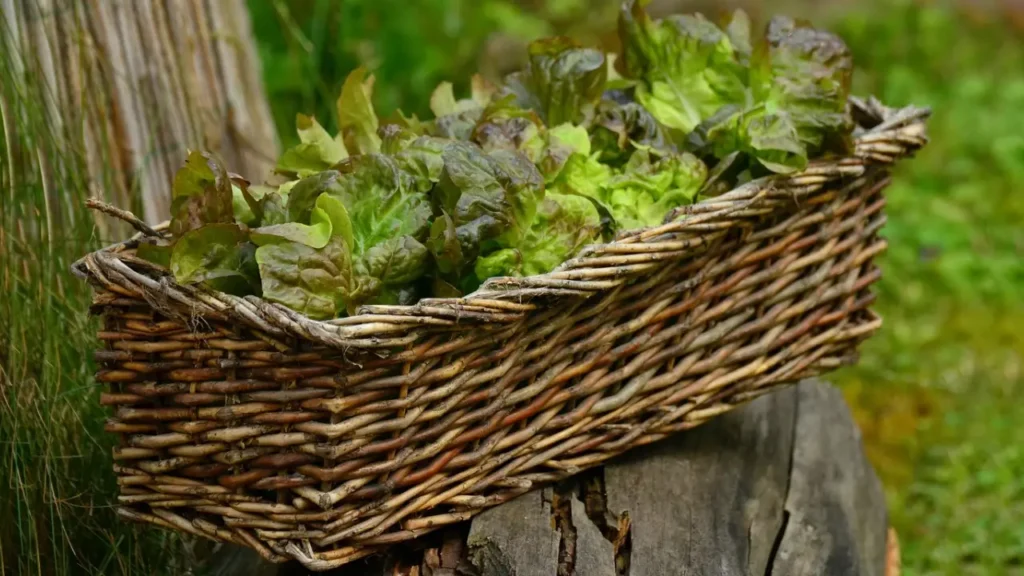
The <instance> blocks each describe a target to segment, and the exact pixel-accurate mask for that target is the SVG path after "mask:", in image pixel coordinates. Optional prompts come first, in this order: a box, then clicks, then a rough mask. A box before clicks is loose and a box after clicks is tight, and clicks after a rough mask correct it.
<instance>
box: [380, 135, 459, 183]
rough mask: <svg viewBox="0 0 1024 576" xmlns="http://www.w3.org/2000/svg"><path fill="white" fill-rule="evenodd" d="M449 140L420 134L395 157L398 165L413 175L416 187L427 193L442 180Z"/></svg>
mask: <svg viewBox="0 0 1024 576" xmlns="http://www.w3.org/2000/svg"><path fill="white" fill-rule="evenodd" d="M447 145H448V140H445V139H443V138H436V137H434V136H420V137H419V138H416V139H415V140H413V141H412V142H410V143H408V144H407V145H406V146H405V147H404V148H402V150H400V151H398V152H397V153H396V154H394V156H393V158H394V160H395V163H396V164H397V165H398V167H399V168H400V169H401V170H402V171H403V172H405V173H406V174H408V175H409V176H411V177H412V179H413V181H414V183H415V186H416V189H417V190H418V191H419V192H423V193H427V192H429V191H430V189H431V188H433V186H434V184H436V183H437V182H439V181H440V180H441V172H442V171H443V170H444V158H443V157H442V152H444V148H445V146H447Z"/></svg>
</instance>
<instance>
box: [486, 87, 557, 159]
mask: <svg viewBox="0 0 1024 576" xmlns="http://www.w3.org/2000/svg"><path fill="white" fill-rule="evenodd" d="M543 130H544V123H543V122H542V121H541V119H540V117H539V116H538V115H537V113H536V112H534V111H533V110H530V109H528V108H521V107H520V106H519V105H518V104H517V103H516V101H515V97H514V96H512V95H507V96H505V97H502V98H499V99H497V100H495V101H494V102H492V103H491V104H489V105H488V106H487V107H486V108H485V109H484V111H483V112H482V113H481V115H480V119H479V120H478V121H477V123H476V125H475V126H474V127H473V131H472V133H471V134H470V140H471V141H473V142H475V143H476V144H478V145H480V147H481V148H483V150H484V151H485V152H490V151H492V150H499V149H501V150H520V149H522V148H523V146H525V145H526V143H528V142H530V141H532V140H533V139H535V138H537V136H538V135H539V134H540V133H541V132H542V131H543Z"/></svg>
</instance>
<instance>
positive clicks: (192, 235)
mask: <svg viewBox="0 0 1024 576" xmlns="http://www.w3.org/2000/svg"><path fill="white" fill-rule="evenodd" d="M646 3H647V2H646V1H645V0H627V1H626V2H625V3H624V4H623V6H622V9H621V13H620V18H619V35H620V39H621V42H622V52H621V54H620V55H618V57H617V58H613V57H611V55H606V54H604V53H603V52H601V51H599V50H596V49H592V48H586V47H583V46H580V45H578V44H576V43H575V42H574V41H572V40H570V39H567V38H550V39H544V40H538V41H535V42H533V43H532V44H531V45H530V46H529V60H528V64H527V66H526V68H525V69H524V70H522V71H520V72H517V73H514V74H512V75H510V76H509V77H507V78H506V79H505V81H504V82H503V83H502V85H501V86H495V85H492V84H490V83H488V82H486V81H484V80H483V79H481V78H480V77H474V78H473V81H472V90H471V95H470V97H468V98H464V99H458V98H456V96H455V93H454V89H453V87H452V85H451V84H449V83H443V84H441V85H440V86H439V87H438V88H437V89H436V90H435V91H434V93H433V95H432V96H431V99H430V108H431V111H432V112H433V114H434V116H435V117H434V118H433V119H430V120H426V121H424V120H420V119H418V118H416V117H412V118H407V117H404V116H402V115H401V113H399V114H398V117H399V120H397V121H395V122H391V123H382V122H381V121H380V120H379V119H378V117H377V115H376V113H375V111H374V109H373V105H372V103H371V101H372V93H373V78H372V77H367V76H366V75H365V71H364V70H362V69H359V70H356V71H355V72H353V73H352V74H351V75H350V76H349V77H348V79H347V80H346V82H345V84H344V86H343V87H342V90H341V96H340V97H339V99H338V103H337V106H338V118H339V128H340V131H339V132H338V134H336V135H334V136H332V135H331V134H330V133H329V132H328V131H327V130H325V129H324V128H323V126H321V125H320V124H319V123H318V122H317V120H316V119H315V118H311V117H306V116H303V115H301V114H300V115H299V116H298V118H297V128H298V135H299V139H300V142H301V143H300V144H299V145H297V146H295V147H294V148H292V149H290V150H287V151H286V152H285V153H284V154H283V155H282V156H281V158H280V159H279V161H278V164H277V168H276V170H275V172H276V177H277V180H278V182H277V183H276V184H273V185H269V184H268V185H251V184H250V183H249V182H247V181H246V180H245V179H243V178H241V177H239V176H237V175H235V174H231V173H229V172H228V171H227V170H226V169H225V167H224V166H223V165H222V164H221V163H220V161H219V160H217V159H216V158H215V157H213V156H212V155H210V154H207V153H203V152H192V153H190V155H189V156H188V159H187V161H186V162H185V165H184V167H183V168H182V169H181V170H180V171H179V172H178V174H177V176H176V178H175V181H174V188H173V199H172V214H171V224H170V237H169V239H168V240H167V241H166V242H162V243H148V244H142V245H140V247H139V249H138V254H139V256H140V257H143V258H146V259H148V260H151V261H154V262H157V263H159V264H162V265H164V266H166V267H167V268H169V269H170V271H171V272H172V273H173V275H174V277H175V279H176V280H177V281H178V282H181V283H198V282H205V283H207V284H208V285H210V286H211V287H213V288H215V289H218V290H221V291H224V292H229V293H232V294H238V295H259V296H262V297H263V298H265V299H267V300H269V301H272V302H277V303H280V304H283V305H285V306H288V307H290V308H292V309H293V310H296V311H298V312H300V313H303V314H305V315H307V316H309V317H311V318H315V319H327V318H333V317H336V316H339V315H343V314H354V313H356V310H357V309H358V307H359V306H361V305H363V304H371V303H372V304H409V303H413V302H415V301H416V300H417V299H418V298H420V297H422V296H425V295H433V296H439V297H448V296H458V295H461V294H465V293H468V292H471V291H473V290H475V289H476V288H477V287H479V285H480V284H481V283H482V282H483V281H484V280H486V279H487V278H491V277H495V276H529V275H535V274H543V273H546V272H549V271H551V270H552V269H554V268H555V267H557V266H558V265H559V264H561V263H562V262H564V261H565V260H566V259H568V258H570V257H572V256H573V255H574V254H575V253H576V252H577V251H578V250H579V249H580V248H581V247H583V246H585V245H587V244H592V243H595V242H601V241H606V240H608V239H610V238H611V237H612V236H613V235H614V234H615V233H616V232H617V231H621V230H629V229H634V228H641V227H650V226H657V225H659V224H661V223H663V220H664V218H665V215H666V214H667V213H669V212H670V211H671V210H672V209H673V208H676V207H678V206H681V205H685V204H690V203H693V202H696V201H699V200H700V199H701V198H703V197H706V196H709V195H713V194H715V193H717V192H720V191H722V190H725V189H728V188H730V187H731V186H732V185H735V184H736V183H737V182H740V181H744V180H749V179H751V178H756V177H759V176H762V175H766V174H770V173H785V172H791V171H795V170H800V169H802V168H803V167H805V166H806V164H807V162H808V159H809V158H814V157H820V156H823V155H828V154H843V153H846V152H848V149H849V145H850V134H851V131H852V121H851V119H850V115H849V113H848V108H847V95H848V91H849V86H850V76H851V73H852V60H851V57H850V54H849V51H848V50H847V48H846V46H845V45H844V44H843V42H842V41H841V40H840V39H839V38H837V37H835V36H833V35H831V34H829V33H827V32H823V31H820V30H816V29H814V28H812V27H810V26H809V25H808V24H806V23H803V22H796V21H793V20H790V19H788V18H775V19H774V20H772V21H771V23H770V24H769V25H768V26H767V29H766V31H765V33H764V35H763V36H762V37H759V38H757V39H753V38H752V37H751V33H750V22H749V20H748V19H747V17H746V15H745V14H743V13H742V12H737V13H736V14H734V15H733V16H732V18H731V19H730V20H729V21H728V22H727V23H726V24H725V26H724V27H723V28H719V27H718V26H716V25H715V24H714V23H712V22H710V21H708V20H706V19H705V18H704V17H703V16H701V15H676V16H670V17H667V18H664V19H660V20H655V19H652V18H651V17H650V16H649V15H648V14H647V13H646V11H645V10H644V5H645V4H646ZM709 166H711V167H712V169H711V170H710V171H709V168H708V167H709ZM709 172H710V173H711V174H713V175H714V176H713V177H712V178H710V179H709ZM715 180H717V181H718V182H713V181H715Z"/></svg>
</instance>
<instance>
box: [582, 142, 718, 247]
mask: <svg viewBox="0 0 1024 576" xmlns="http://www.w3.org/2000/svg"><path fill="white" fill-rule="evenodd" d="M706 179H707V167H706V166H705V165H704V163H703V162H701V161H700V159H699V158H697V157H696V156H694V155H692V154H689V153H682V154H669V155H667V156H664V157H662V158H660V159H654V158H652V153H650V152H648V151H647V150H638V151H637V152H635V153H634V154H633V155H632V156H631V157H630V159H629V162H627V163H626V165H625V167H624V170H623V171H622V172H621V173H619V174H616V175H615V176H613V177H612V178H611V179H610V180H609V182H608V183H607V184H606V186H605V187H604V189H603V190H602V194H601V197H600V200H601V202H602V203H603V204H604V205H605V206H607V207H608V211H609V212H610V213H611V215H612V217H613V218H614V219H615V222H616V224H617V225H618V227H619V229H620V230H631V229H634V228H647V227H651V226H658V225H661V224H662V223H663V222H664V220H665V216H666V215H667V214H668V212H670V211H671V210H672V209H673V208H676V207H678V206H682V205H685V204H692V203H693V201H694V200H695V199H696V196H697V193H698V192H699V191H700V189H701V186H702V185H703V184H704V181H705V180H706Z"/></svg>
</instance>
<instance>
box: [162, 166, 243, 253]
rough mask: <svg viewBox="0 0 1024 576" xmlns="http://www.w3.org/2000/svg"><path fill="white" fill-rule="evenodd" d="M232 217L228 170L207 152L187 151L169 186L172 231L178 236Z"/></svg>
mask: <svg viewBox="0 0 1024 576" xmlns="http://www.w3.org/2000/svg"><path fill="white" fill-rule="evenodd" d="M234 221H235V208H234V193H233V192H232V190H231V178H230V176H229V175H228V172H227V170H225V169H224V166H223V165H222V163H221V161H220V160H218V159H217V158H215V157H214V156H213V155H212V154H210V153H208V152H198V151H193V152H189V155H188V159H187V160H185V165H184V166H182V167H181V169H180V170H178V172H177V173H176V174H175V175H174V184H173V185H172V187H171V222H170V231H171V234H172V235H173V236H174V237H175V238H179V237H181V236H182V235H184V234H185V233H187V232H190V231H192V230H196V229H198V228H201V227H203V226H204V225H206V224H225V223H233V222H234Z"/></svg>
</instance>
